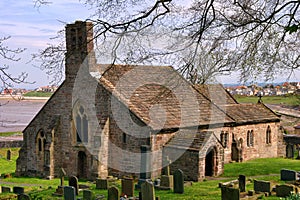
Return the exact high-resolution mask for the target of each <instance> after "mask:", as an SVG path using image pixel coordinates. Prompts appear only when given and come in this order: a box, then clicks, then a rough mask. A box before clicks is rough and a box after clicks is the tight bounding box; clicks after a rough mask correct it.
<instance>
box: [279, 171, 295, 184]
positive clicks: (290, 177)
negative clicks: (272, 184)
mask: <svg viewBox="0 0 300 200" xmlns="http://www.w3.org/2000/svg"><path fill="white" fill-rule="evenodd" d="M280 179H281V180H282V181H295V180H297V172H296V171H294V170H288V169H282V170H280Z"/></svg>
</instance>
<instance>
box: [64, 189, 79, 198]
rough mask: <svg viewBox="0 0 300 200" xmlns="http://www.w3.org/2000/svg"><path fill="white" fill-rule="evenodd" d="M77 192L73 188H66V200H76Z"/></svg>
mask: <svg viewBox="0 0 300 200" xmlns="http://www.w3.org/2000/svg"><path fill="white" fill-rule="evenodd" d="M75 191H76V190H75V188H74V187H73V186H64V200H76V193H75Z"/></svg>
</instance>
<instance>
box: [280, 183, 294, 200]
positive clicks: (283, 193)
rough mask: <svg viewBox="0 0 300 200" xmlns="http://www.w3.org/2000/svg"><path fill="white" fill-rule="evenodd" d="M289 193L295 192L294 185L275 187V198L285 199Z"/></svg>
mask: <svg viewBox="0 0 300 200" xmlns="http://www.w3.org/2000/svg"><path fill="white" fill-rule="evenodd" d="M291 192H295V186H294V185H277V186H276V196H277V197H287V196H289V195H290V194H291Z"/></svg>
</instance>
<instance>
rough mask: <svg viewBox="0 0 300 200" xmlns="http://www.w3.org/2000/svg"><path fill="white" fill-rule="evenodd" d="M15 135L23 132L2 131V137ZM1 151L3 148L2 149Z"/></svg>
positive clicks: (0, 135) (0, 134)
mask: <svg viewBox="0 0 300 200" xmlns="http://www.w3.org/2000/svg"><path fill="white" fill-rule="evenodd" d="M13 135H22V132H3V133H0V137H7V136H13ZM0 151H1V149H0Z"/></svg>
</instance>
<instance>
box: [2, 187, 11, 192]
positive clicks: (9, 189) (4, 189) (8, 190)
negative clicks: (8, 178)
mask: <svg viewBox="0 0 300 200" xmlns="http://www.w3.org/2000/svg"><path fill="white" fill-rule="evenodd" d="M1 188H2V193H6V192H11V188H10V187H6V186H1Z"/></svg>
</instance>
